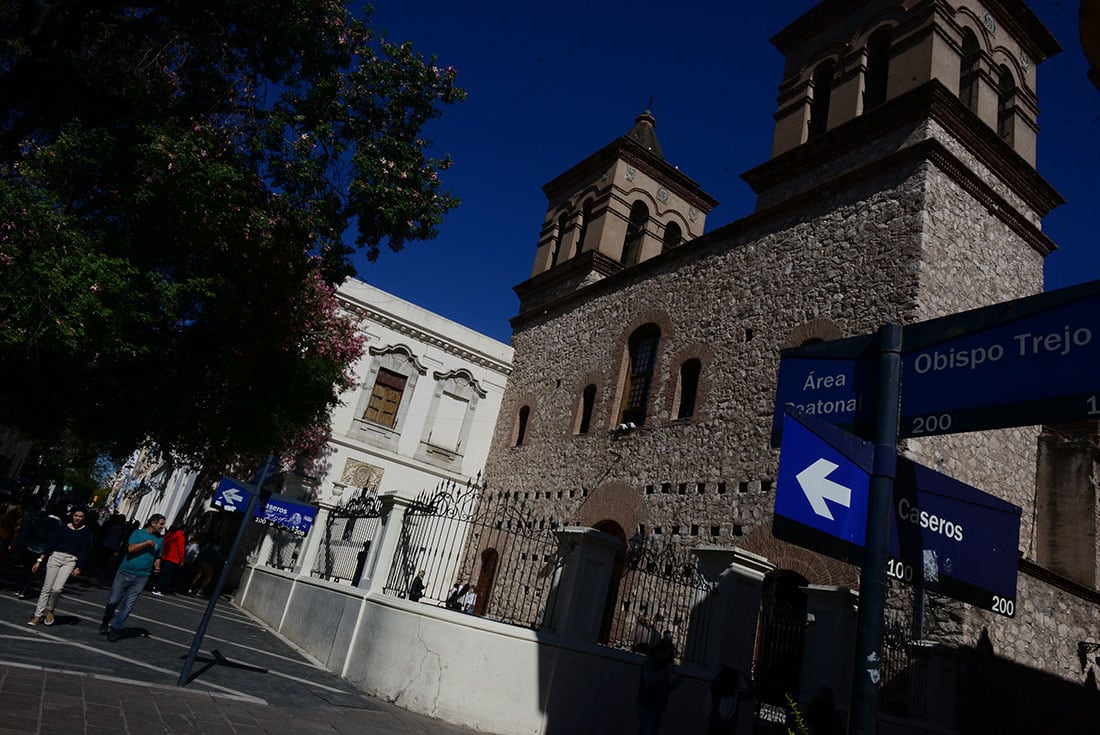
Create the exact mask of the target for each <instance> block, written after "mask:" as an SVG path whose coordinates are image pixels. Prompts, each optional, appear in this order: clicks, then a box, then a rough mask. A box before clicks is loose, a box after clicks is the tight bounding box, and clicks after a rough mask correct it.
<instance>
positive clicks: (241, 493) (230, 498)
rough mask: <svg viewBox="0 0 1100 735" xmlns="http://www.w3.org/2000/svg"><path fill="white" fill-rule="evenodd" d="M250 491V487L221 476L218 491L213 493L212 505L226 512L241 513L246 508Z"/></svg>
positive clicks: (251, 488)
mask: <svg viewBox="0 0 1100 735" xmlns="http://www.w3.org/2000/svg"><path fill="white" fill-rule="evenodd" d="M252 490H253V487H252V486H251V485H249V484H247V483H244V482H239V481H237V480H234V479H233V478H231V477H226V476H224V475H223V476H222V479H221V482H219V483H218V489H217V490H215V491H214V501H213V505H215V506H217V507H219V508H224V509H225V510H228V511H238V510H240V511H243V510H244V509H245V508H246V507H247V506H248V499H249V498H250V497H251V496H252Z"/></svg>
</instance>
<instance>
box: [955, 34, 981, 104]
mask: <svg viewBox="0 0 1100 735" xmlns="http://www.w3.org/2000/svg"><path fill="white" fill-rule="evenodd" d="M981 60H982V52H981V49H980V48H978V39H977V38H976V37H975V36H974V31H972V30H970V29H969V28H966V29H964V30H963V39H962V60H961V63H960V65H959V100H960V101H961V102H962V103H963V104H964V105H966V106H967V107H968V108H970V111H971V112H974V113H977V112H978V69H979V65H980V63H981Z"/></svg>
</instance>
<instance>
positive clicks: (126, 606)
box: [103, 569, 149, 632]
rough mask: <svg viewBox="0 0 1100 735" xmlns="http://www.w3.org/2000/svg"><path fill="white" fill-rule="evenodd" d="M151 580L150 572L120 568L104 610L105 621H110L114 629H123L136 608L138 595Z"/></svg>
mask: <svg viewBox="0 0 1100 735" xmlns="http://www.w3.org/2000/svg"><path fill="white" fill-rule="evenodd" d="M148 581H149V575H148V574H131V573H130V572H126V571H123V570H121V569H120V570H118V573H117V574H115V583H114V584H113V585H111V594H110V595H108V596H107V609H106V610H105V611H104V612H103V622H104V623H109V624H110V626H111V629H112V630H114V631H116V632H117V631H120V630H122V626H123V625H124V624H125V623H126V618H127V617H129V615H130V611H131V610H133V609H134V603H135V602H137V598H138V595H140V594H141V591H142V590H143V589H145V583H146V582H148Z"/></svg>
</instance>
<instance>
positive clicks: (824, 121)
mask: <svg viewBox="0 0 1100 735" xmlns="http://www.w3.org/2000/svg"><path fill="white" fill-rule="evenodd" d="M811 87H812V89H813V99H812V100H811V102H810V128H809V136H810V137H811V138H816V137H817V136H819V135H821V134H822V133H824V132H825V130H826V129H827V128H828V126H829V97H830V96H832V93H833V62H832V61H822V62H821V63H820V64H818V65H817V68H816V69H814V75H813V78H812V81H811Z"/></svg>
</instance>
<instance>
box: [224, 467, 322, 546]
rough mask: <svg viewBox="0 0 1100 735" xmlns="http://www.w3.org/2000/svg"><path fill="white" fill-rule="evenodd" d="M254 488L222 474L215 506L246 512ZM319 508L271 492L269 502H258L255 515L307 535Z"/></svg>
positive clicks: (256, 519)
mask: <svg viewBox="0 0 1100 735" xmlns="http://www.w3.org/2000/svg"><path fill="white" fill-rule="evenodd" d="M254 491H255V487H253V486H252V485H249V484H248V483H246V482H241V481H240V480H234V479H233V478H231V477H224V476H223V477H222V479H221V482H219V483H218V488H217V490H215V491H214V500H213V505H215V506H217V507H219V508H222V509H224V510H228V511H238V510H239V511H243V510H244V509H245V508H246V507H247V506H248V504H249V500H250V499H251V497H252V493H253V492H254ZM315 515H316V510H315V509H314V507H313V506H312V505H307V504H305V503H299V502H298V501H296V500H292V499H291V498H288V497H285V496H283V495H278V494H275V493H272V495H271V497H270V498H268V499H267V501H266V502H259V503H257V504H256V510H255V513H254V514H253V517H254V519H255V521H256V522H257V523H262V524H264V525H267V526H275V527H277V528H283V529H286V530H287V531H290V532H291V533H293V534H295V535H297V536H305V535H306V534H308V533H309V529H310V527H311V526H312V525H313V518H314V516H315Z"/></svg>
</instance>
